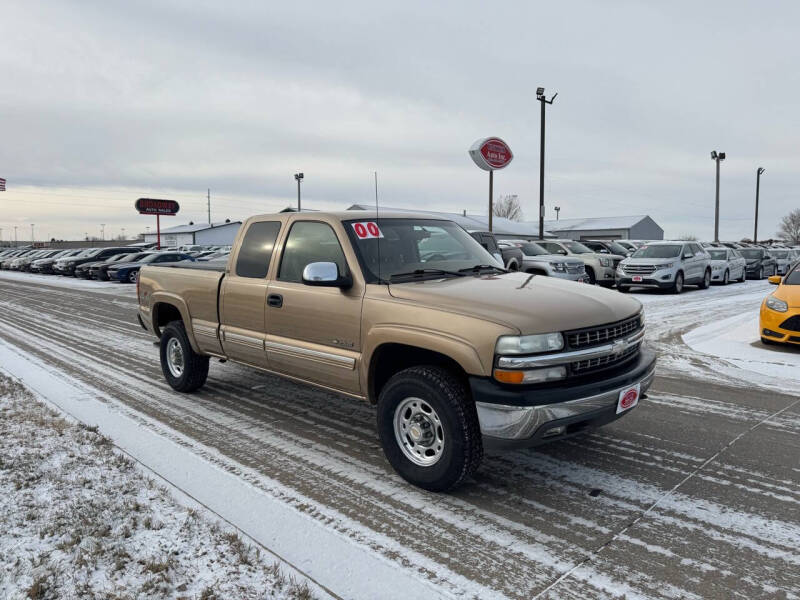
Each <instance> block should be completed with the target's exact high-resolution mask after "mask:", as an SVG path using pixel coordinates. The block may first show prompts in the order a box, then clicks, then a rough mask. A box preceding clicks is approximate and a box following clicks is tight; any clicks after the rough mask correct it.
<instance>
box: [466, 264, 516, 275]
mask: <svg viewBox="0 0 800 600" xmlns="http://www.w3.org/2000/svg"><path fill="white" fill-rule="evenodd" d="M484 269H494V270H495V271H500V272H501V273H508V270H507V269H503V268H502V267H498V266H496V265H475V266H474V267H467V268H466V269H459V270H458V272H459V273H480V272H481V271H483V270H484Z"/></svg>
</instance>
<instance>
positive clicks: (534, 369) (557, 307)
mask: <svg viewBox="0 0 800 600" xmlns="http://www.w3.org/2000/svg"><path fill="white" fill-rule="evenodd" d="M137 294H138V298H139V314H138V318H139V322H140V324H141V325H142V327H144V328H145V329H146V330H148V331H150V332H152V333H153V334H155V335H156V336H158V337H159V338H160V349H161V350H160V351H161V366H162V370H163V372H164V377H165V378H166V380H167V381H168V382H169V384H170V385H171V386H172V387H173V388H174V389H176V390H178V391H181V392H193V391H195V390H197V389H198V388H200V387H201V386H202V385H203V384H204V383H205V380H206V377H207V375H208V364H209V358H211V357H214V358H218V359H222V360H232V361H236V362H239V363H244V364H247V365H251V366H253V367H255V368H258V369H262V370H265V371H268V372H270V373H274V374H277V375H281V376H285V377H289V378H292V379H294V380H296V381H302V382H305V383H309V384H312V385H316V386H319V387H322V388H325V389H327V390H330V391H334V392H338V393H341V394H345V395H347V396H351V397H354V398H358V399H361V400H366V401H367V402H369V403H371V404H373V405H375V406H376V412H377V428H378V435H379V436H380V440H381V443H382V445H383V449H384V452H385V454H386V457H387V459H388V460H389V462H390V463H391V464H392V466H393V467H394V468H395V469H396V470H397V472H398V473H399V474H400V475H401V476H403V477H404V478H405V479H407V480H408V481H410V482H411V483H413V484H415V485H418V486H420V487H423V488H426V489H429V490H435V491H442V490H447V489H450V488H452V487H454V486H456V485H458V484H459V483H460V482H462V481H463V480H464V479H465V478H467V477H469V476H470V475H471V474H472V473H473V472H474V471H475V470H476V469H477V467H478V465H479V463H480V461H481V458H482V456H483V449H484V446H487V447H488V446H490V445H491V446H501V447H502V446H507V447H526V446H534V445H537V444H539V443H542V442H546V441H550V440H559V439H563V438H565V437H569V436H572V435H575V434H577V433H579V432H582V431H584V430H586V429H587V428H591V427H596V426H598V425H602V424H605V423H608V422H610V421H613V420H614V419H616V418H618V417H620V416H622V415H624V414H626V413H627V412H628V411H629V410H630V409H632V408H633V407H634V406H636V405H637V403H638V401H639V399H640V398H643V397H644V393H645V391H646V390H647V388H648V387H649V386H650V384H651V382H652V380H653V375H654V370H655V356H654V355H653V353H652V352H651V351H650V350H648V349H647V348H646V347H645V345H644V343H643V338H644V327H645V325H644V314H643V312H642V306H641V304H640V303H639V302H638V301H637V300H635V299H632V298H630V297H627V296H623V295H621V294H619V293H617V292H612V291H609V290H604V289H601V288H598V287H595V286H587V285H582V284H580V283H575V282H572V281H565V280H561V279H557V278H553V277H544V276H539V275H534V274H528V273H510V272H507V271H505V270H504V269H503V268H502V267H501V265H500V264H499V263H498V262H497V261H496V259H495V258H494V257H492V255H491V254H489V253H488V252H487V251H486V250H485V249H484V248H483V247H482V246H481V245H480V244H479V243H478V242H476V241H475V240H474V239H473V238H472V237H471V236H470V235H469V234H468V233H467V232H466V231H464V230H463V229H462V228H461V227H459V226H458V225H457V224H455V223H453V222H452V221H448V220H446V219H439V218H435V217H431V216H430V215H415V214H412V213H397V214H384V213H383V212H381V213H380V218H379V219H376V216H375V213H374V212H373V213H370V212H367V211H348V212H339V213H288V214H279V215H261V216H257V217H252V218H250V219H248V220H247V221H246V222H245V223H244V225H243V226H242V227H241V229H240V231H239V233H238V235H237V238H236V241H235V244H234V247H233V251H232V252H231V255H230V259H229V261H228V262H227V264H224V263H223V264H220V265H218V266H214V265H213V264H212V263H205V264H203V263H190V264H188V265H186V266H182V267H179V266H178V265H174V266H145V267H144V268H142V270H141V273H140V276H139V280H138V289H137ZM287 402H291V399H287Z"/></svg>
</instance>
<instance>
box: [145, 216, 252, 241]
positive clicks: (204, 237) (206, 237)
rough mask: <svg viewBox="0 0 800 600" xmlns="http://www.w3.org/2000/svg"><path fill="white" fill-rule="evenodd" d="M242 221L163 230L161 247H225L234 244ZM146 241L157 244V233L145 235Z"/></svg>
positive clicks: (199, 224)
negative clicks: (198, 245)
mask: <svg viewBox="0 0 800 600" xmlns="http://www.w3.org/2000/svg"><path fill="white" fill-rule="evenodd" d="M241 225H242V222H241V221H222V222H221V223H211V224H209V223H198V224H195V223H189V224H188V225H178V226H176V227H168V228H167V229H162V230H161V245H162V246H167V247H173V246H184V245H188V244H201V245H206V246H224V245H230V244H233V240H234V238H235V237H236V233H237V232H238V231H239V227H241ZM144 241H145V242H149V243H155V242H156V234H155V232H150V233H145V234H144Z"/></svg>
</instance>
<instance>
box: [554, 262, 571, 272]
mask: <svg viewBox="0 0 800 600" xmlns="http://www.w3.org/2000/svg"><path fill="white" fill-rule="evenodd" d="M550 266H551V267H553V270H554V271H561V272H565V271H566V270H567V265H565V264H564V263H562V262H551V263H550Z"/></svg>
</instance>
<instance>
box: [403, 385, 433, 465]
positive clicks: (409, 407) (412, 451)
mask: <svg viewBox="0 0 800 600" xmlns="http://www.w3.org/2000/svg"><path fill="white" fill-rule="evenodd" d="M394 436H395V439H396V440H397V444H398V445H399V446H400V449H401V450H402V451H403V454H405V455H406V458H408V459H409V460H410V461H411V462H413V463H414V464H416V465H420V466H422V467H430V466H432V465H435V464H436V463H437V462H439V459H440V458H441V457H442V453H443V452H444V444H445V439H444V429H443V427H442V421H441V420H440V419H439V415H437V414H436V411H435V410H433V407H431V405H430V404H428V403H427V402H425V401H424V400H421V399H420V398H406V399H405V400H403V401H402V402H400V404H398V405H397V408H396V409H395V411H394Z"/></svg>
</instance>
